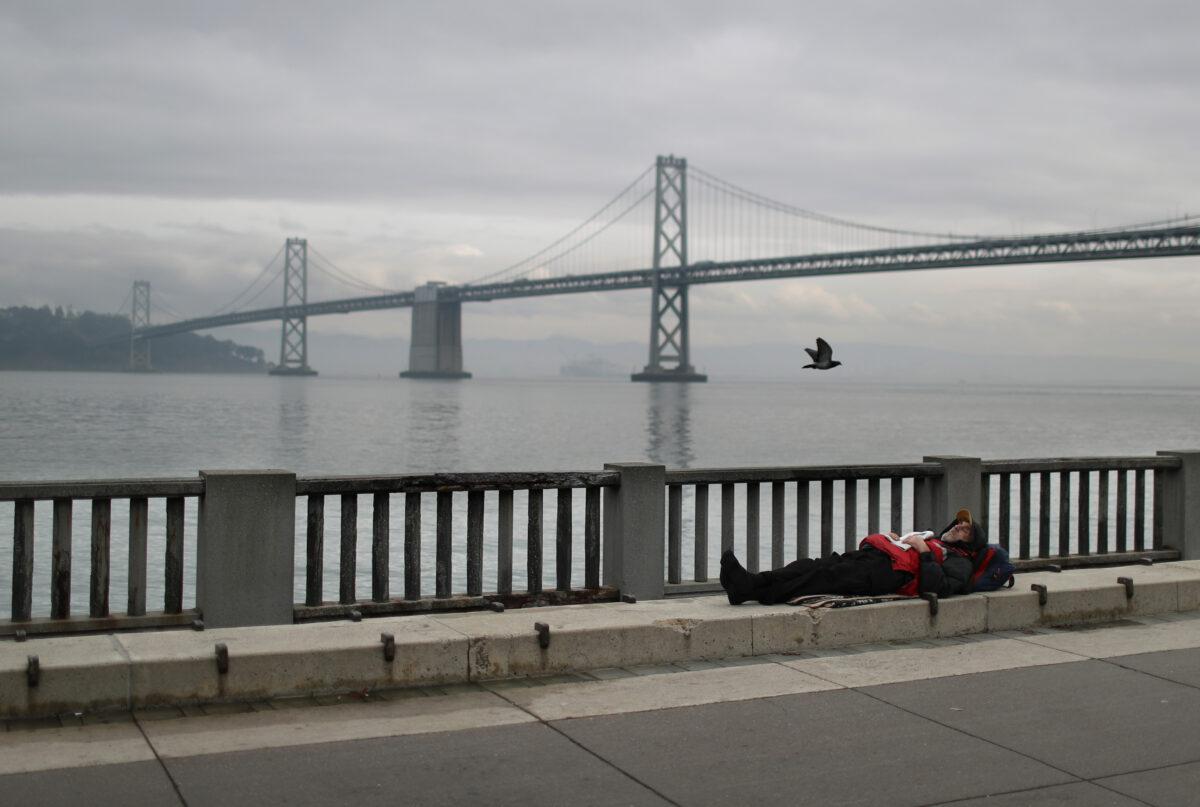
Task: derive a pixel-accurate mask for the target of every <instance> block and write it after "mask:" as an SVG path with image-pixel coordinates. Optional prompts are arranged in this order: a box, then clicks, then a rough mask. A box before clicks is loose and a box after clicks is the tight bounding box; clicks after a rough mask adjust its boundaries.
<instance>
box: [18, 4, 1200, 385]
mask: <svg viewBox="0 0 1200 807" xmlns="http://www.w3.org/2000/svg"><path fill="white" fill-rule="evenodd" d="M1198 23H1200V10H1198V8H1197V7H1196V5H1195V4H1193V3H1185V2H1179V3H1154V2H1141V3H1116V2H1095V1H1093V2H1058V3H1053V4H1050V3H1042V2H1028V3H1021V2H1009V3H995V2H911V3H895V2H879V3H864V2H844V3H837V4H827V3H822V4H815V3H813V4H808V3H792V2H778V3H738V4H731V3H726V2H676V3H647V2H636V3H633V2H630V3H621V2H616V3H614V2H603V3H600V2H596V3H571V4H566V3H550V2H544V3H529V2H503V3H497V2H476V3H455V2H444V3H396V2H390V3H349V4H333V3H296V2H280V3H222V2H203V3H201V2H196V3H190V4H185V3H170V2H146V3H120V2H107V3H102V4H101V3H89V2H77V3H63V2H38V3H33V2H29V3H15V2H10V3H5V4H4V5H3V6H2V7H0V104H2V109H3V114H2V115H0V305H14V304H28V305H41V304H50V305H56V304H62V305H68V304H70V305H74V306H75V307H77V308H92V309H95V310H108V311H111V310H116V309H117V307H118V306H119V305H120V303H121V301H122V300H123V298H124V297H125V295H126V294H127V293H128V291H129V285H130V282H131V281H132V280H134V279H141V278H144V279H148V280H150V281H151V282H152V284H153V286H154V291H155V294H156V295H162V296H161V299H162V300H164V301H169V304H170V305H171V306H173V307H174V308H176V309H178V310H180V311H182V312H183V313H185V314H189V315H201V314H205V313H208V312H210V311H212V310H214V309H216V308H217V307H219V306H221V305H223V304H224V303H226V302H228V301H229V299H230V298H232V297H234V296H235V295H236V294H238V293H239V292H240V291H241V290H242V289H243V288H244V287H245V286H246V284H248V283H249V282H250V281H251V280H252V279H253V278H254V277H255V276H256V275H257V274H258V273H259V271H260V269H261V268H262V266H263V265H264V264H265V263H266V262H267V261H268V260H269V259H270V258H271V256H272V255H273V254H274V253H275V252H276V251H277V250H278V249H279V247H280V246H281V244H282V242H283V239H284V238H286V237H288V236H292V235H297V236H303V237H307V238H308V239H309V241H310V244H311V245H312V246H313V247H315V248H316V249H318V250H319V251H320V252H321V253H322V254H323V255H325V256H327V257H329V258H330V259H332V260H333V261H334V262H336V263H337V265H338V266H340V267H341V268H343V269H344V270H346V271H349V272H351V273H353V274H354V275H356V276H357V277H360V278H363V279H364V280H367V281H369V282H372V283H375V284H379V285H384V286H388V287H393V288H410V287H412V286H413V285H414V284H416V283H420V282H423V281H425V280H428V279H431V278H439V279H443V280H449V281H467V280H471V279H473V278H475V277H478V276H480V275H483V274H486V273H487V272H489V271H494V270H496V269H498V268H501V267H503V266H505V265H507V264H508V263H511V262H512V261H513V260H515V259H519V258H521V257H523V256H524V255H526V254H528V253H530V252H533V251H535V250H536V249H538V248H540V247H541V246H543V245H544V244H545V243H547V242H548V241H550V240H551V239H553V238H554V237H556V236H557V235H559V234H561V232H563V231H565V230H566V229H568V228H570V227H571V226H572V225H574V224H575V223H577V222H578V221H580V220H582V219H583V218H584V217H586V216H588V215H589V214H591V213H592V212H593V211H594V210H595V209H596V208H597V207H598V206H599V205H600V204H602V203H603V202H604V201H606V200H607V199H608V198H609V197H611V196H612V195H613V193H615V192H616V191H617V190H619V189H620V188H621V187H622V186H624V185H625V184H626V183H627V182H629V181H630V180H631V179H632V178H633V177H634V176H636V175H637V174H638V173H639V172H640V171H641V170H642V169H643V168H645V167H646V166H647V165H649V164H650V163H651V162H652V161H653V159H654V156H655V155H656V154H660V153H668V152H673V153H676V154H681V155H685V156H687V157H688V158H689V159H690V160H691V161H692V162H693V163H695V164H698V165H702V166H704V167H705V168H706V169H707V170H709V171H712V172H713V173H715V174H717V175H719V176H721V177H723V178H725V179H728V180H730V181H733V182H736V183H737V184H739V185H742V186H745V187H748V188H752V189H754V190H755V191H758V192H759V193H762V194H765V195H767V196H770V197H773V198H777V199H782V200H785V201H788V202H791V203H793V204H796V205H800V206H803V207H806V208H810V209H815V210H820V211H823V212H826V213H830V214H834V215H840V216H845V217H849V218H853V219H858V220H866V221H871V222H877V223H881V224H887V225H893V226H903V227H914V228H922V229H935V230H938V231H944V230H956V231H967V232H986V233H995V234H1010V233H1014V232H1027V233H1028V232H1039V231H1053V230H1062V229H1082V228H1087V227H1093V226H1097V225H1107V224H1115V223H1121V222H1137V221H1145V220H1153V219H1160V218H1164V217H1168V216H1174V215H1179V214H1181V213H1185V212H1196V213H1200V199H1198V198H1197V193H1198V192H1197V188H1200V163H1198V161H1197V160H1196V159H1195V154H1196V146H1195V144H1196V142H1197V139H1198V135H1200V106H1198V105H1197V104H1196V103H1195V89H1194V88H1195V83H1196V78H1197V76H1198V75H1200V55H1198V53H1197V48H1196V46H1195V31H1196V30H1197V27H1198ZM646 237H647V250H646V253H647V254H646V258H647V262H648V261H649V257H650V256H649V251H650V250H649V228H648V226H647V236H646ZM1198 269H1200V261H1198V260H1196V259H1186V260H1184V259H1180V260H1160V261H1147V262H1122V263H1107V264H1074V265H1062V266H1037V267H1021V268H1013V269H1006V268H991V269H972V270H962V271H958V270H952V271H939V272H921V273H913V274H905V275H867V276H859V277H845V278H817V279H812V280H794V281H772V282H769V283H754V284H726V285H721V286H712V287H708V288H699V289H696V290H695V291H694V292H693V306H694V310H693V320H692V328H693V333H692V339H693V343H694V344H695V345H696V346H697V349H698V350H700V351H702V349H703V345H704V344H706V343H707V344H713V343H739V342H753V341H762V340H779V339H795V340H797V341H799V342H811V337H812V336H813V335H814V334H815V333H817V332H819V333H822V334H824V335H825V336H826V337H827V338H830V339H831V341H833V340H834V339H840V340H842V341H876V342H879V341H892V342H899V343H901V344H914V345H927V346H936V345H945V344H947V343H951V342H952V343H953V344H954V345H955V347H956V348H957V349H960V350H964V351H968V352H970V351H975V352H981V353H986V352H1009V351H1012V352H1031V353H1035V354H1036V353H1038V352H1040V351H1050V350H1053V352H1061V353H1071V352H1082V353H1090V354H1094V355H1102V354H1106V353H1115V354H1120V355H1127V356H1130V355H1137V354H1138V353H1140V352H1153V353H1157V354H1160V355H1162V356H1163V357H1164V358H1173V359H1179V360H1185V361H1197V360H1196V359H1195V357H1194V351H1193V350H1192V347H1191V346H1192V345H1194V344H1196V343H1197V341H1200V324H1197V318H1196V317H1195V315H1194V313H1193V312H1194V309H1195V308H1196V307H1197V304H1198V303H1200V280H1197V270H1198ZM322 283H324V281H323V280H319V279H314V285H313V288H312V289H311V290H310V299H313V300H316V299H327V298H330V297H337V296H348V295H351V294H353V293H354V292H353V291H351V290H348V289H345V288H340V287H338V286H336V285H332V284H325V285H322ZM269 294H270V299H269V300H268V299H267V298H263V300H262V302H263V303H264V304H267V303H268V302H269V303H274V302H275V301H276V298H277V297H278V296H279V294H281V292H277V291H275V290H272V291H271V292H270V293H269ZM647 296H648V293H647V292H644V291H643V292H626V293H622V294H611V295H587V296H567V297H556V298H539V299H532V300H522V301H510V302H505V303H493V304H490V305H486V306H473V307H468V308H467V309H466V314H465V318H464V328H465V330H466V336H467V337H468V338H472V337H473V338H485V337H511V338H530V337H535V336H538V335H549V334H551V333H556V334H563V335H568V336H575V337H580V338H584V339H590V340H594V341H602V342H608V341H611V342H618V341H629V340H631V339H635V338H641V335H642V334H644V332H645V331H646V316H647V314H648V308H649V304H648V303H649V301H648V300H647V299H646V298H647ZM262 327H263V329H264V333H266V332H267V331H269V330H270V328H269V327H268V326H265V325H264V326H262ZM310 329H311V330H312V331H313V333H314V334H315V336H314V338H319V334H320V333H321V332H323V331H324V332H342V333H357V334H363V335H373V336H380V337H384V336H389V335H400V336H407V329H408V314H407V313H406V312H395V313H394V315H392V316H370V317H361V318H360V317H335V318H325V319H314V320H312V321H311V322H310ZM1198 363H1200V362H1198Z"/></svg>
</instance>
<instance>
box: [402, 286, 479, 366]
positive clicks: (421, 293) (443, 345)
mask: <svg viewBox="0 0 1200 807" xmlns="http://www.w3.org/2000/svg"><path fill="white" fill-rule="evenodd" d="M442 289H443V284H441V283H426V284H425V285H424V286H420V287H418V288H417V289H416V292H415V293H414V298H415V299H414V302H413V310H412V340H411V341H410V342H409V346H408V369H407V370H405V371H403V372H402V373H400V377H401V378H441V379H451V380H454V379H462V378H470V377H471V374H470V373H468V372H466V371H464V370H463V357H462V303H461V302H459V301H458V300H447V299H442V297H443V295H441V291H442Z"/></svg>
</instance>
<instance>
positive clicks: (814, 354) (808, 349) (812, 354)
mask: <svg viewBox="0 0 1200 807" xmlns="http://www.w3.org/2000/svg"><path fill="white" fill-rule="evenodd" d="M804 352H805V353H807V354H808V355H809V356H810V357H812V360H813V361H819V359H818V358H817V351H815V350H813V349H812V348H811V347H806V348H804Z"/></svg>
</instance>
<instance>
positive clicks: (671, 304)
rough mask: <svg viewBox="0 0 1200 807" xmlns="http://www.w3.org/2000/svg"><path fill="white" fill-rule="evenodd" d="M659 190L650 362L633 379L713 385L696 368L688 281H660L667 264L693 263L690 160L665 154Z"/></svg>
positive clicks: (660, 166) (659, 166)
mask: <svg viewBox="0 0 1200 807" xmlns="http://www.w3.org/2000/svg"><path fill="white" fill-rule="evenodd" d="M655 180H656V181H655V191H654V270H655V275H654V287H653V288H652V289H651V290H650V360H649V361H648V362H647V363H646V366H645V368H643V370H642V372H640V373H634V374H633V375H632V376H630V380H631V381H674V382H696V381H707V380H708V376H706V375H704V374H703V373H697V372H696V369H695V368H694V367H692V365H691V353H690V348H689V345H688V287H687V283H686V282H685V283H678V284H673V285H670V286H668V285H665V284H662V283H660V281H659V275H658V270H660V269H662V268H663V265H664V263H667V264H678V265H679V266H687V265H688V246H687V245H688V225H687V160H686V159H684V158H683V157H676V156H674V155H670V156H668V157H663V156H661V155H660V156H659V158H658V164H657V173H656V176H655Z"/></svg>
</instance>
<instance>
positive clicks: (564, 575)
mask: <svg viewBox="0 0 1200 807" xmlns="http://www.w3.org/2000/svg"><path fill="white" fill-rule="evenodd" d="M557 515H558V523H557V524H556V525H555V530H554V567H555V568H554V572H555V575H554V576H555V579H556V582H557V584H558V585H557V587H558V590H559V591H570V590H571V554H572V546H571V543H572V541H571V489H570V488H559V489H558V512H557ZM675 582H679V581H678V580H676V581H675Z"/></svg>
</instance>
